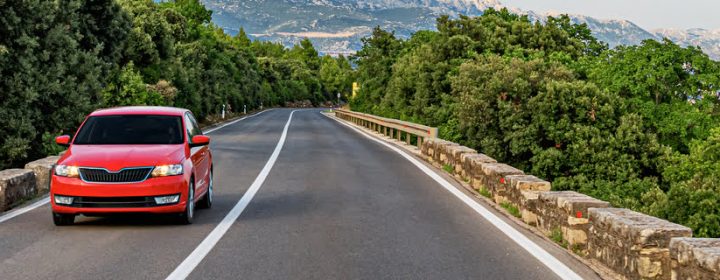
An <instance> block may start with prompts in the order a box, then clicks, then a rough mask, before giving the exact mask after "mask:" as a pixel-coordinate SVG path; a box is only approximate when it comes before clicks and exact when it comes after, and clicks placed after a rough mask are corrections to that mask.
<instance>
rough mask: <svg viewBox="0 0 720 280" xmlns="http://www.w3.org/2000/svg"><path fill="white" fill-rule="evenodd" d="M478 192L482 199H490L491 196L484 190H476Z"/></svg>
mask: <svg viewBox="0 0 720 280" xmlns="http://www.w3.org/2000/svg"><path fill="white" fill-rule="evenodd" d="M478 192H479V193H480V195H482V196H484V197H487V198H491V197H492V194H491V193H490V192H489V191H488V190H487V189H486V188H480V190H478Z"/></svg>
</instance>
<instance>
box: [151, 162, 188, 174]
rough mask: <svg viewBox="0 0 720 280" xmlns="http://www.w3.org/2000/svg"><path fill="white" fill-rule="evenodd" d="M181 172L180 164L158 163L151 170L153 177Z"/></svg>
mask: <svg viewBox="0 0 720 280" xmlns="http://www.w3.org/2000/svg"><path fill="white" fill-rule="evenodd" d="M180 174H183V166H182V164H171V165H158V166H155V169H153V171H152V176H153V177H164V176H175V175H180Z"/></svg>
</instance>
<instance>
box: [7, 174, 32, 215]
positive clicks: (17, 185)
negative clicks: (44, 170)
mask: <svg viewBox="0 0 720 280" xmlns="http://www.w3.org/2000/svg"><path fill="white" fill-rule="evenodd" d="M36 194H37V188H36V185H35V174H33V172H32V171H31V170H27V169H7V170H2V171H0V211H5V210H7V209H10V207H12V206H14V205H15V204H17V203H19V202H21V201H23V200H25V199H27V198H30V197H33V196H35V195H36Z"/></svg>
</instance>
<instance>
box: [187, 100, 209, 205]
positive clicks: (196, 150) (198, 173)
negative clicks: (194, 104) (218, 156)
mask: <svg viewBox="0 0 720 280" xmlns="http://www.w3.org/2000/svg"><path fill="white" fill-rule="evenodd" d="M185 129H186V131H187V135H188V143H192V137H193V136H195V135H202V130H200V126H199V125H198V123H197V121H196V120H195V117H193V115H192V114H191V113H189V112H188V113H186V114H185ZM190 159H191V160H192V163H193V166H194V167H195V182H196V183H195V193H196V194H197V197H199V196H200V195H201V194H204V193H205V191H206V190H207V187H208V183H209V181H208V179H209V177H208V175H209V172H210V148H209V147H208V146H200V147H193V148H190Z"/></svg>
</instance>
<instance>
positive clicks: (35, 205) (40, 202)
mask: <svg viewBox="0 0 720 280" xmlns="http://www.w3.org/2000/svg"><path fill="white" fill-rule="evenodd" d="M49 202H50V197H45V198H43V199H40V200H38V201H35V202H33V203H32V204H30V205H28V206H25V207H23V208H18V209H16V210H13V211H10V212H8V213H6V214H5V215H2V216H0V224H2V223H3V222H5V221H7V220H10V219H12V218H15V217H17V216H20V215H22V214H25V213H27V212H30V211H32V210H34V209H35V208H38V207H40V206H43V205H45V204H47V203H49Z"/></svg>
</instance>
